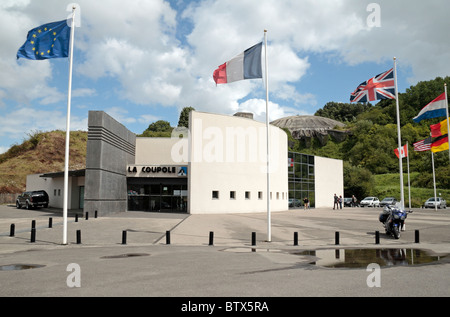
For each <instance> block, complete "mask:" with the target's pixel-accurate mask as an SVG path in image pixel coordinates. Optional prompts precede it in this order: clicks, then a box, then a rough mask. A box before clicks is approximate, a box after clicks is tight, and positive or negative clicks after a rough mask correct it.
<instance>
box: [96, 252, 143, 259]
mask: <svg viewBox="0 0 450 317" xmlns="http://www.w3.org/2000/svg"><path fill="white" fill-rule="evenodd" d="M147 255H150V254H148V253H126V254H119V255H107V256H102V257H101V258H102V259H123V258H133V257H136V256H147Z"/></svg>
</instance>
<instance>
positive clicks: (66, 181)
mask: <svg viewBox="0 0 450 317" xmlns="http://www.w3.org/2000/svg"><path fill="white" fill-rule="evenodd" d="M74 34H75V7H72V22H71V28H70V53H69V87H68V94H67V118H66V149H65V163H64V203H63V222H64V223H63V244H67V205H68V202H67V201H68V196H69V193H68V191H69V143H70V103H71V99H72V66H73V42H74Z"/></svg>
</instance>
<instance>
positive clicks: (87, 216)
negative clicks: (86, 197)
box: [86, 211, 89, 220]
mask: <svg viewBox="0 0 450 317" xmlns="http://www.w3.org/2000/svg"><path fill="white" fill-rule="evenodd" d="M88 219H89V212H87V211H86V220H88Z"/></svg>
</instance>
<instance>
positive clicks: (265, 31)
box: [264, 30, 272, 242]
mask: <svg viewBox="0 0 450 317" xmlns="http://www.w3.org/2000/svg"><path fill="white" fill-rule="evenodd" d="M264 52H265V75H266V141H267V171H266V173H267V241H268V242H271V241H272V228H271V227H272V225H271V221H272V220H271V215H270V160H269V158H270V149H269V143H270V142H269V78H268V69H267V68H268V62H267V30H264Z"/></svg>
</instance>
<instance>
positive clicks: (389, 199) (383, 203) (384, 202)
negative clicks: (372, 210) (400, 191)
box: [380, 197, 397, 207]
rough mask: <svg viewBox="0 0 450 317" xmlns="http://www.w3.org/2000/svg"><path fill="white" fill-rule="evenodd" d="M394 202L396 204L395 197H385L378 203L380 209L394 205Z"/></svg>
mask: <svg viewBox="0 0 450 317" xmlns="http://www.w3.org/2000/svg"><path fill="white" fill-rule="evenodd" d="M396 202H397V199H395V197H385V198H384V199H383V200H382V201H381V202H380V207H384V206H386V205H395V203H396Z"/></svg>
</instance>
